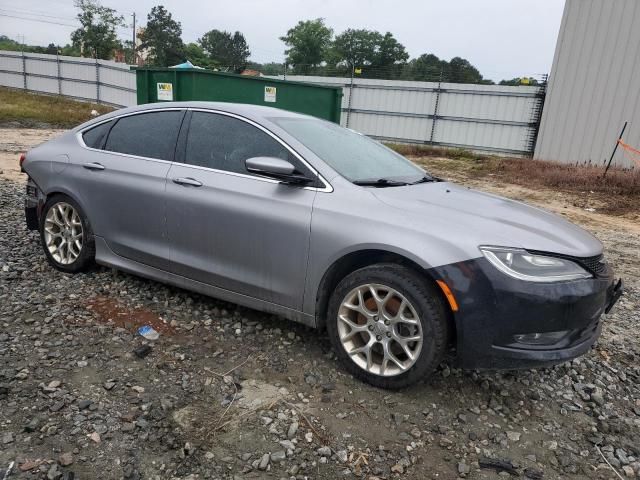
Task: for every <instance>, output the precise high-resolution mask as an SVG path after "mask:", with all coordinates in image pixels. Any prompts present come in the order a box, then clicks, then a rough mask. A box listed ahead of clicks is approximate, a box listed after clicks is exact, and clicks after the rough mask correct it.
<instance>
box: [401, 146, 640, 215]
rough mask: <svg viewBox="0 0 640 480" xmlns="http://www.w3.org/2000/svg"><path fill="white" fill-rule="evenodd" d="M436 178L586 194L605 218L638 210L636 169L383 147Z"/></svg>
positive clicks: (639, 190) (639, 181) (639, 187)
mask: <svg viewBox="0 0 640 480" xmlns="http://www.w3.org/2000/svg"><path fill="white" fill-rule="evenodd" d="M389 147H391V148H393V149H394V150H396V151H397V152H398V153H401V154H402V155H405V156H408V157H411V158H412V160H413V161H415V162H416V163H418V164H420V165H422V166H423V167H425V168H426V169H427V170H428V171H430V172H432V173H433V174H435V175H437V176H441V177H444V178H451V179H452V180H455V181H464V180H466V179H474V178H475V179H481V178H485V177H488V178H491V180H492V181H496V182H502V183H511V184H515V185H522V186H524V187H528V188H533V189H536V188H541V189H544V188H546V189H551V190H555V191H562V192H567V193H573V194H576V195H577V196H582V195H585V194H589V195H590V196H591V197H592V198H597V199H598V201H599V203H600V204H601V205H602V207H601V208H599V210H600V211H603V212H606V213H611V214H625V213H634V212H635V213H637V212H638V210H639V207H638V206H639V205H640V169H638V168H635V169H623V168H616V167H612V168H610V169H609V171H608V172H607V175H606V176H604V167H598V166H592V165H568V164H563V163H556V162H549V161H543V160H533V159H531V158H511V157H500V156H495V155H486V154H476V153H474V152H471V151H469V150H464V149H451V148H440V147H431V146H428V145H398V144H395V145H393V144H392V145H389Z"/></svg>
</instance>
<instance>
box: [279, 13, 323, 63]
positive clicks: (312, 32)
mask: <svg viewBox="0 0 640 480" xmlns="http://www.w3.org/2000/svg"><path fill="white" fill-rule="evenodd" d="M332 36H333V30H332V29H331V28H329V27H327V26H326V25H325V24H324V19H322V18H316V19H315V20H306V21H300V22H298V24H297V25H296V26H295V27H293V28H291V29H289V31H287V34H286V35H285V36H284V37H280V40H282V41H283V42H284V43H285V45H287V47H289V48H287V49H286V50H285V54H286V56H287V63H289V64H290V65H292V66H293V67H294V68H295V71H296V72H298V73H303V74H305V73H309V71H310V70H311V67H316V66H318V65H320V64H321V63H322V62H323V61H325V59H326V54H327V51H328V49H329V47H330V45H331V37H332Z"/></svg>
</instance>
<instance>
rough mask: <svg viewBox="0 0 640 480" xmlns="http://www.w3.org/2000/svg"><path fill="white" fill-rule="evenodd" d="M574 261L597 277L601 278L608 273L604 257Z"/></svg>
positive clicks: (597, 256)
mask: <svg viewBox="0 0 640 480" xmlns="http://www.w3.org/2000/svg"><path fill="white" fill-rule="evenodd" d="M573 260H575V262H577V263H579V264H580V265H582V266H583V267H584V268H586V269H587V270H589V271H590V272H591V273H593V274H594V275H596V276H600V275H602V274H604V273H606V271H607V262H606V261H605V260H604V255H596V256H594V257H583V258H574V259H573Z"/></svg>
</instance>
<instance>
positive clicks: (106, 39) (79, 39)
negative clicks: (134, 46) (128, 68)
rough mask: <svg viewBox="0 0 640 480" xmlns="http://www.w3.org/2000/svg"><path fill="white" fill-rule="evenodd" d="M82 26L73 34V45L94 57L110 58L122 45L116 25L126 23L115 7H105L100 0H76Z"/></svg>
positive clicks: (78, 16)
mask: <svg viewBox="0 0 640 480" xmlns="http://www.w3.org/2000/svg"><path fill="white" fill-rule="evenodd" d="M75 6H76V8H79V9H80V12H79V13H78V15H77V18H78V21H79V22H80V25H81V27H80V28H78V29H77V30H75V31H74V32H73V33H72V34H71V42H72V43H73V46H74V47H76V48H78V49H80V50H81V51H82V52H84V53H88V54H90V56H91V57H93V58H101V59H105V60H106V59H109V58H111V56H112V54H113V51H114V50H115V49H116V48H119V47H121V44H120V41H119V40H118V36H117V34H116V27H119V26H123V25H124V17H123V16H122V15H118V14H117V12H116V11H115V10H114V9H113V8H108V7H103V6H102V5H101V4H100V2H99V1H98V0H76V1H75Z"/></svg>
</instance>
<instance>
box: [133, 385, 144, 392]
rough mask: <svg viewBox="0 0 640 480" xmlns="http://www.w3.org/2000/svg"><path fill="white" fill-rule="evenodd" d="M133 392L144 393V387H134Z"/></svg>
mask: <svg viewBox="0 0 640 480" xmlns="http://www.w3.org/2000/svg"><path fill="white" fill-rule="evenodd" d="M131 390H133V391H134V392H136V393H144V387H141V386H139V385H134V386H133V387H131Z"/></svg>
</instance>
